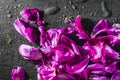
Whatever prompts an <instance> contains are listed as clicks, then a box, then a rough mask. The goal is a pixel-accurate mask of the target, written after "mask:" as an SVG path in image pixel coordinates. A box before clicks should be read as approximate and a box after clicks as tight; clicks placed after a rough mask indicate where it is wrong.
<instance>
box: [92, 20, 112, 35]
mask: <svg viewBox="0 0 120 80" xmlns="http://www.w3.org/2000/svg"><path fill="white" fill-rule="evenodd" d="M110 28H112V26H111V25H110V23H109V21H108V20H105V19H102V20H100V21H99V22H98V23H97V24H96V25H95V27H94V28H93V31H92V33H91V36H93V35H95V34H96V33H97V32H98V31H100V30H103V29H110Z"/></svg>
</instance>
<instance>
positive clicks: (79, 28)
mask: <svg viewBox="0 0 120 80" xmlns="http://www.w3.org/2000/svg"><path fill="white" fill-rule="evenodd" d="M75 28H76V29H77V31H83V27H82V24H81V17H80V16H79V15H78V16H77V17H76V20H75Z"/></svg>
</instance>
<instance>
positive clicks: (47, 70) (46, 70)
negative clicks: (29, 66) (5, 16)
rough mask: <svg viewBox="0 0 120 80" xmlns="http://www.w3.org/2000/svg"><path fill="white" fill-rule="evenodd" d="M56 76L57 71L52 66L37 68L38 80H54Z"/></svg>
mask: <svg viewBox="0 0 120 80" xmlns="http://www.w3.org/2000/svg"><path fill="white" fill-rule="evenodd" d="M55 76H56V69H55V68H54V67H51V66H46V65H44V66H41V67H37V80H53V78H54V77H55Z"/></svg>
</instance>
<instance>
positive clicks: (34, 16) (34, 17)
mask: <svg viewBox="0 0 120 80" xmlns="http://www.w3.org/2000/svg"><path fill="white" fill-rule="evenodd" d="M20 15H21V16H22V17H23V18H24V19H26V21H28V22H31V23H35V22H38V21H40V14H39V11H38V9H36V8H25V9H24V10H23V11H21V12H20Z"/></svg>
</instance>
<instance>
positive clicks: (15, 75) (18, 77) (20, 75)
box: [11, 67, 26, 80]
mask: <svg viewBox="0 0 120 80" xmlns="http://www.w3.org/2000/svg"><path fill="white" fill-rule="evenodd" d="M11 78H12V80H26V79H25V72H24V69H23V68H22V67H18V68H17V69H12V72H11Z"/></svg>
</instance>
